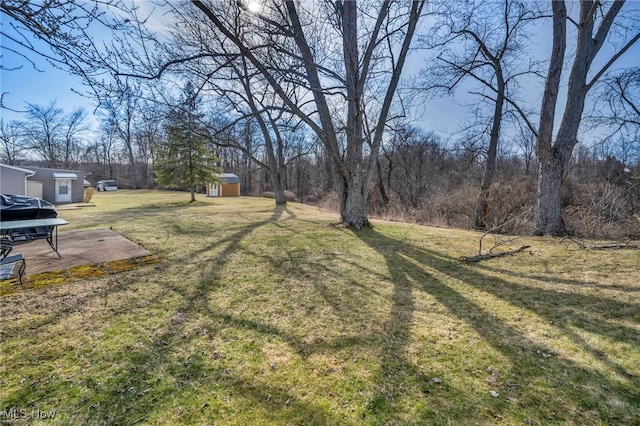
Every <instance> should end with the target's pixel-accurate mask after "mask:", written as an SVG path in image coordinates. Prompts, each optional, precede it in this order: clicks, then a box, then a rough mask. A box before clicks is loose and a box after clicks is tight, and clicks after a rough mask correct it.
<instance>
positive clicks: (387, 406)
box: [356, 230, 640, 423]
mask: <svg viewBox="0 0 640 426" xmlns="http://www.w3.org/2000/svg"><path fill="white" fill-rule="evenodd" d="M356 235H357V236H358V237H359V238H360V239H361V240H362V241H363V242H364V243H365V244H366V245H368V246H369V247H371V248H373V249H374V250H376V251H377V252H378V253H379V254H380V255H381V256H382V257H383V258H384V260H385V262H386V264H387V266H388V269H389V273H390V275H391V278H392V282H393V286H394V287H393V296H392V298H391V303H392V310H391V314H390V315H389V319H388V321H387V323H386V325H385V327H384V330H385V333H386V335H387V336H388V337H387V338H386V347H385V348H384V349H383V357H382V360H381V367H380V371H379V373H378V388H379V391H378V393H377V395H376V396H375V397H374V398H373V399H372V400H371V403H370V407H369V408H370V410H369V414H370V415H373V416H376V417H378V418H379V417H380V416H381V415H382V416H383V419H384V421H385V422H387V421H388V422H393V421H398V419H399V418H400V416H401V414H402V413H401V412H400V409H399V408H398V404H397V400H398V399H399V398H398V394H399V393H400V390H401V389H403V388H405V387H407V386H411V385H412V384H415V383H419V382H420V381H424V380H425V377H419V375H420V374H424V373H423V372H422V370H419V369H418V368H417V366H416V365H414V363H412V362H411V361H410V360H409V359H408V357H407V350H408V344H409V339H410V333H411V329H412V326H413V325H412V322H413V317H414V315H415V305H414V298H415V297H416V295H417V292H424V293H427V294H429V295H430V296H432V297H434V298H435V299H436V300H437V301H438V303H440V304H441V305H442V306H444V307H445V308H446V309H447V310H448V311H449V312H450V313H451V314H452V315H454V316H455V317H456V318H458V319H460V320H462V321H464V323H466V324H467V325H469V326H470V327H471V328H472V329H473V330H474V331H475V332H476V333H477V334H478V335H479V336H480V337H481V338H482V340H483V341H485V342H487V343H488V344H489V345H490V346H491V347H492V348H494V350H496V351H497V352H499V353H500V354H501V355H502V356H504V357H506V358H507V359H508V360H509V361H510V365H511V366H512V371H511V372H510V374H511V376H512V377H514V378H516V379H517V380H518V381H519V384H522V385H523V386H524V385H525V384H527V383H540V381H541V380H542V381H543V382H547V384H546V385H544V386H545V387H548V388H549V389H552V388H556V389H558V390H557V391H554V392H553V393H561V395H562V398H564V399H565V401H563V402H562V403H559V402H557V401H547V404H548V407H545V406H544V405H543V406H542V407H541V406H536V405H539V403H540V400H538V401H536V399H537V397H536V396H535V395H533V396H527V394H526V393H527V392H530V390H528V389H523V388H520V387H518V388H517V389H513V388H510V387H509V386H508V385H507V384H504V383H503V384H502V385H501V386H498V388H497V390H498V391H499V394H500V395H506V396H507V401H509V400H510V399H511V398H513V399H514V400H515V399H516V398H517V399H521V400H522V401H527V400H528V401H529V403H530V404H532V406H531V407H526V406H521V407H519V410H520V411H521V412H522V413H525V414H524V416H525V417H527V416H528V417H527V421H533V422H534V423H535V422H542V423H544V422H549V421H558V420H560V419H562V418H565V419H566V420H569V419H570V417H565V416H566V415H567V413H566V412H564V413H563V407H565V406H572V407H578V409H581V410H585V411H588V410H595V411H596V412H597V415H598V416H600V419H601V421H614V422H618V421H622V422H623V423H624V422H626V421H633V419H635V420H638V416H639V415H640V409H636V410H635V412H625V413H624V414H621V413H620V412H619V411H620V410H618V412H617V413H616V412H615V410H611V408H612V407H610V406H607V404H608V403H609V402H608V401H602V400H599V398H601V397H602V395H603V394H609V395H614V396H613V398H612V399H613V400H614V401H619V400H623V401H625V402H626V404H627V406H628V407H633V406H636V407H638V406H637V401H639V400H640V392H639V390H638V389H640V382H639V381H638V379H637V377H631V376H629V375H630V374H631V373H630V372H628V371H626V370H625V369H624V368H623V367H622V366H621V365H618V364H617V363H616V362H614V361H612V360H610V359H609V358H608V355H607V354H605V353H602V351H600V350H598V349H595V348H593V347H592V346H590V345H589V343H587V342H586V341H585V340H584V339H583V338H582V337H580V336H579V335H578V334H577V333H576V332H575V331H573V330H572V327H580V325H581V324H584V322H589V318H588V315H587V314H586V313H585V310H584V308H585V307H587V306H589V305H590V304H592V303H596V302H597V298H595V297H593V296H589V295H584V294H574V293H572V294H566V293H563V292H559V291H554V290H548V289H547V290H540V289H531V288H528V287H526V286H523V285H521V284H517V283H514V282H506V281H504V280H501V279H498V278H495V277H490V276H487V275H484V274H483V273H482V272H481V270H478V268H474V267H473V266H469V265H462V264H460V262H459V261H458V260H457V259H453V258H449V257H447V256H445V255H443V254H441V253H438V252H436V251H433V250H428V249H425V248H421V247H418V246H415V245H413V244H411V243H408V242H403V241H398V240H395V239H393V238H390V237H388V236H385V235H384V234H382V233H380V232H377V231H375V230H363V231H360V232H357V233H356ZM452 280H453V281H454V282H455V281H457V282H461V283H463V284H465V285H470V286H473V287H474V288H476V289H478V290H481V291H484V292H489V293H491V294H492V295H493V296H495V297H496V298H498V299H500V300H501V301H504V302H505V303H509V304H511V305H514V306H518V307H521V308H524V309H527V310H530V311H532V312H534V313H535V314H536V315H539V316H541V317H546V318H547V319H548V320H549V321H553V324H554V325H555V327H556V328H557V329H558V330H559V332H560V333H561V334H562V335H564V336H566V337H567V338H569V339H570V340H571V341H573V343H574V344H575V345H577V346H580V347H582V348H583V349H585V350H586V351H588V352H589V353H590V354H591V355H592V356H594V357H595V358H597V359H599V360H601V361H602V362H603V363H604V364H605V365H607V366H608V368H609V369H610V370H611V371H610V373H613V375H612V376H607V375H606V374H603V373H602V372H600V371H598V370H597V369H596V368H593V369H590V368H589V367H587V366H585V365H581V364H577V363H575V362H574V361H572V360H571V359H570V357H569V356H568V355H569V354H558V353H557V352H556V351H554V350H553V349H552V348H547V347H545V346H544V344H542V343H536V342H535V341H533V340H532V339H530V338H529V337H528V336H526V335H524V334H523V332H522V331H520V330H518V329H517V328H515V327H514V326H512V325H510V324H507V323H506V322H505V321H502V320H500V319H499V318H498V317H497V316H495V315H494V314H493V313H492V312H490V311H488V310H487V309H485V308H484V307H482V306H480V305H478V304H477V303H476V302H474V301H472V300H471V299H470V298H469V297H467V295H465V294H464V293H461V292H460V291H459V290H457V289H456V288H454V287H455V286H454V285H452V284H451V283H452ZM610 303H611V304H612V309H613V310H619V311H622V312H626V314H621V315H623V316H625V318H626V319H628V320H630V321H632V320H633V315H634V314H633V313H632V312H633V311H632V310H631V309H630V308H631V306H630V305H628V304H626V303H623V302H610ZM563 306H570V307H571V309H563ZM581 308H582V309H581ZM558 311H561V312H558ZM589 331H590V332H597V333H599V334H601V335H602V336H603V337H605V338H612V339H618V338H619V337H618V330H616V329H615V328H613V327H609V326H606V325H605V326H603V327H590V328H589ZM625 335H626V336H630V335H632V330H627V332H626V333H625ZM629 343H631V344H632V345H636V346H637V344H638V337H637V335H636V337H635V338H633V339H632V341H631V342H629ZM472 350H473V349H472ZM541 354H544V355H545V356H549V357H550V356H551V354H553V359H552V360H550V361H549V360H547V362H545V364H544V366H542V365H541V364H540V357H541ZM476 367H477V368H478V369H483V368H486V366H476ZM567 371H571V372H572V375H573V376H580V377H582V378H583V380H584V382H583V383H582V386H581V388H580V389H577V388H576V387H575V382H571V381H569V380H567V381H563V380H561V379H557V378H558V377H559V378H562V377H563V373H564V374H566V372H567ZM457 374H464V372H463V370H462V369H460V370H458V371H457ZM616 375H617V378H616V377H614V376H616ZM619 378H622V380H619ZM427 379H428V377H427ZM591 381H593V382H591ZM572 386H573V388H572ZM603 388H604V389H606V390H603ZM588 389H598V390H599V391H598V392H597V394H595V395H585V394H584V392H586V391H587V390H588ZM467 393H468V394H469V396H472V394H473V391H471V392H467ZM480 399H483V400H484V401H485V402H486V405H487V406H489V407H492V410H493V411H494V412H497V413H501V412H504V411H507V410H513V407H510V406H509V405H508V404H505V403H503V401H504V400H502V399H495V400H494V401H492V399H491V398H489V397H488V396H486V397H485V398H480ZM459 402H460V405H459V406H457V407H455V410H457V413H456V414H455V416H456V417H457V418H459V419H462V418H468V419H473V418H478V417H476V416H477V414H478V412H477V408H478V407H474V405H473V404H469V403H467V404H465V403H464V402H463V401H459ZM433 410H437V408H436V407H433ZM425 413H426V414H424V417H423V419H422V420H424V421H430V419H431V417H432V416H433V411H431V410H429V408H426V409H425ZM521 415H522V414H521ZM557 415H559V416H560V417H559V418H557V417H556V418H554V417H553V416H557ZM569 416H571V414H569ZM480 418H481V417H480ZM587 418H588V417H586V418H583V419H587ZM441 420H443V421H444V419H443V418H442V417H441ZM596 422H597V421H596Z"/></svg>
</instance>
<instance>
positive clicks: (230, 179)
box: [216, 173, 240, 183]
mask: <svg viewBox="0 0 640 426" xmlns="http://www.w3.org/2000/svg"><path fill="white" fill-rule="evenodd" d="M216 176H217V177H219V178H220V179H221V180H222V181H224V183H240V178H239V177H238V176H236V175H234V174H233V173H220V174H219V175H216Z"/></svg>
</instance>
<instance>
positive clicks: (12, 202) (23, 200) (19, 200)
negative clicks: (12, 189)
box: [0, 194, 58, 222]
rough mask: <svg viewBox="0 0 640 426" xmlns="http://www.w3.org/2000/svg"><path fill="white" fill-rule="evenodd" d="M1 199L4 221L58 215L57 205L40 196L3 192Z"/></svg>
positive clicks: (1, 211)
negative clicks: (6, 193)
mask: <svg viewBox="0 0 640 426" xmlns="http://www.w3.org/2000/svg"><path fill="white" fill-rule="evenodd" d="M0 201H1V203H0V220H2V221H3V222H4V221H9V220H27V219H50V218H54V217H58V212H57V211H56V207H55V206H54V205H53V204H51V203H50V202H48V201H44V200H41V199H40V198H35V197H26V196H24V195H5V194H2V195H0Z"/></svg>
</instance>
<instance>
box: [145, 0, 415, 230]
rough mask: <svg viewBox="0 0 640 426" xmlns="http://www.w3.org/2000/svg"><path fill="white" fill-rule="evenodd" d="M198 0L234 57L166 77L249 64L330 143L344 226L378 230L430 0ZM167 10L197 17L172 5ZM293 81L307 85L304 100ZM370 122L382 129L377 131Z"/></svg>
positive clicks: (190, 58)
mask: <svg viewBox="0 0 640 426" xmlns="http://www.w3.org/2000/svg"><path fill="white" fill-rule="evenodd" d="M191 3H192V4H193V5H194V6H195V8H196V9H195V10H196V11H198V12H199V15H198V16H197V17H196V18H199V19H200V20H202V19H204V20H205V21H206V22H207V23H208V24H209V25H210V26H211V27H212V28H213V29H214V32H215V34H217V36H218V37H219V38H220V40H221V41H222V45H224V46H225V48H226V50H225V51H224V52H211V51H200V52H197V51H196V52H182V54H181V55H180V56H178V57H175V56H174V57H173V58H171V59H169V60H167V61H165V65H164V66H162V67H160V68H161V70H160V71H163V70H166V69H168V68H169V67H175V66H178V65H181V66H184V64H186V63H188V62H189V63H197V62H198V61H201V60H203V58H208V59H216V60H218V61H219V62H218V64H219V66H225V62H226V61H227V60H229V58H233V57H237V56H242V57H244V58H245V60H246V61H247V63H249V64H251V66H252V67H253V69H255V72H256V73H259V74H260V75H261V77H262V78H263V79H264V80H265V81H266V82H267V83H268V85H269V86H271V90H272V91H273V92H274V93H275V94H276V95H277V96H278V97H280V99H281V100H282V102H283V103H284V106H285V107H286V108H287V109H288V110H289V111H290V112H291V113H293V114H295V115H297V116H298V118H299V119H300V120H302V121H303V122H304V123H305V124H306V125H308V126H309V127H310V128H311V129H312V130H313V131H314V132H315V133H316V135H317V136H318V138H319V139H320V141H321V142H322V143H323V145H324V147H325V149H326V150H327V153H328V155H329V157H330V158H331V159H332V161H333V165H334V170H335V172H336V176H337V178H336V179H335V182H336V187H337V192H338V197H339V200H340V214H341V221H342V222H343V223H344V224H345V225H346V226H349V227H354V228H362V227H366V226H368V225H369V220H368V213H367V197H368V191H369V184H370V181H371V177H372V175H373V172H374V171H375V165H376V162H377V158H378V151H379V147H380V143H381V140H382V135H383V133H384V129H385V124H386V122H387V119H388V116H389V111H390V109H391V106H392V102H393V100H394V96H395V94H396V89H397V86H398V82H399V80H400V76H401V74H402V70H403V68H404V64H405V60H406V57H407V53H408V52H409V48H410V45H411V42H412V40H413V36H414V34H415V30H416V27H417V25H418V22H419V20H420V18H421V15H422V10H423V7H424V5H425V1H414V2H410V3H408V2H403V1H383V2H381V3H377V2H355V1H347V2H342V1H337V2H335V3H329V2H320V3H300V2H297V1H285V2H280V1H270V2H265V4H264V5H263V7H262V9H261V10H260V11H253V10H250V9H249V8H248V7H247V6H246V4H245V3H244V2H236V3H232V4H230V3H228V2H227V1H198V0H193V1H192V2H191ZM167 7H169V8H172V9H173V11H174V13H176V14H179V15H184V14H186V13H187V11H186V10H185V9H184V8H182V7H177V5H175V4H173V3H170V2H167ZM283 64H284V66H283ZM290 64H294V65H295V66H293V67H292V66H290ZM214 71H215V70H214ZM156 75H157V74H156ZM283 82H294V83H296V84H297V85H298V92H297V93H296V94H295V96H292V95H291V93H289V92H287V91H286V90H285V89H284V88H283ZM301 92H304V93H301ZM365 116H366V117H367V118H368V119H369V122H371V123H373V125H372V126H371V131H370V132H368V131H366V129H365V126H364V124H363V123H364V122H365ZM343 117H344V119H343ZM340 133H343V134H344V141H345V142H344V144H342V143H341V142H340V135H339V134H340Z"/></svg>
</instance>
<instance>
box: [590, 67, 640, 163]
mask: <svg viewBox="0 0 640 426" xmlns="http://www.w3.org/2000/svg"><path fill="white" fill-rule="evenodd" d="M599 86H600V87H599V89H598V91H597V93H596V95H595V96H596V102H594V108H593V112H592V113H591V114H590V115H589V116H588V117H587V121H588V122H589V123H590V124H591V126H593V127H594V128H602V127H605V128H606V129H607V130H608V131H607V133H606V136H605V137H604V139H603V141H602V143H603V144H612V145H613V147H614V151H615V152H617V155H618V158H619V159H620V160H622V162H623V163H625V164H630V163H631V162H632V161H634V160H636V161H638V160H640V68H639V67H636V68H630V69H626V70H622V71H621V72H618V73H615V74H613V75H611V76H608V77H607V78H606V79H604V80H603V81H602V82H601V84H600V85H599Z"/></svg>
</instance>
